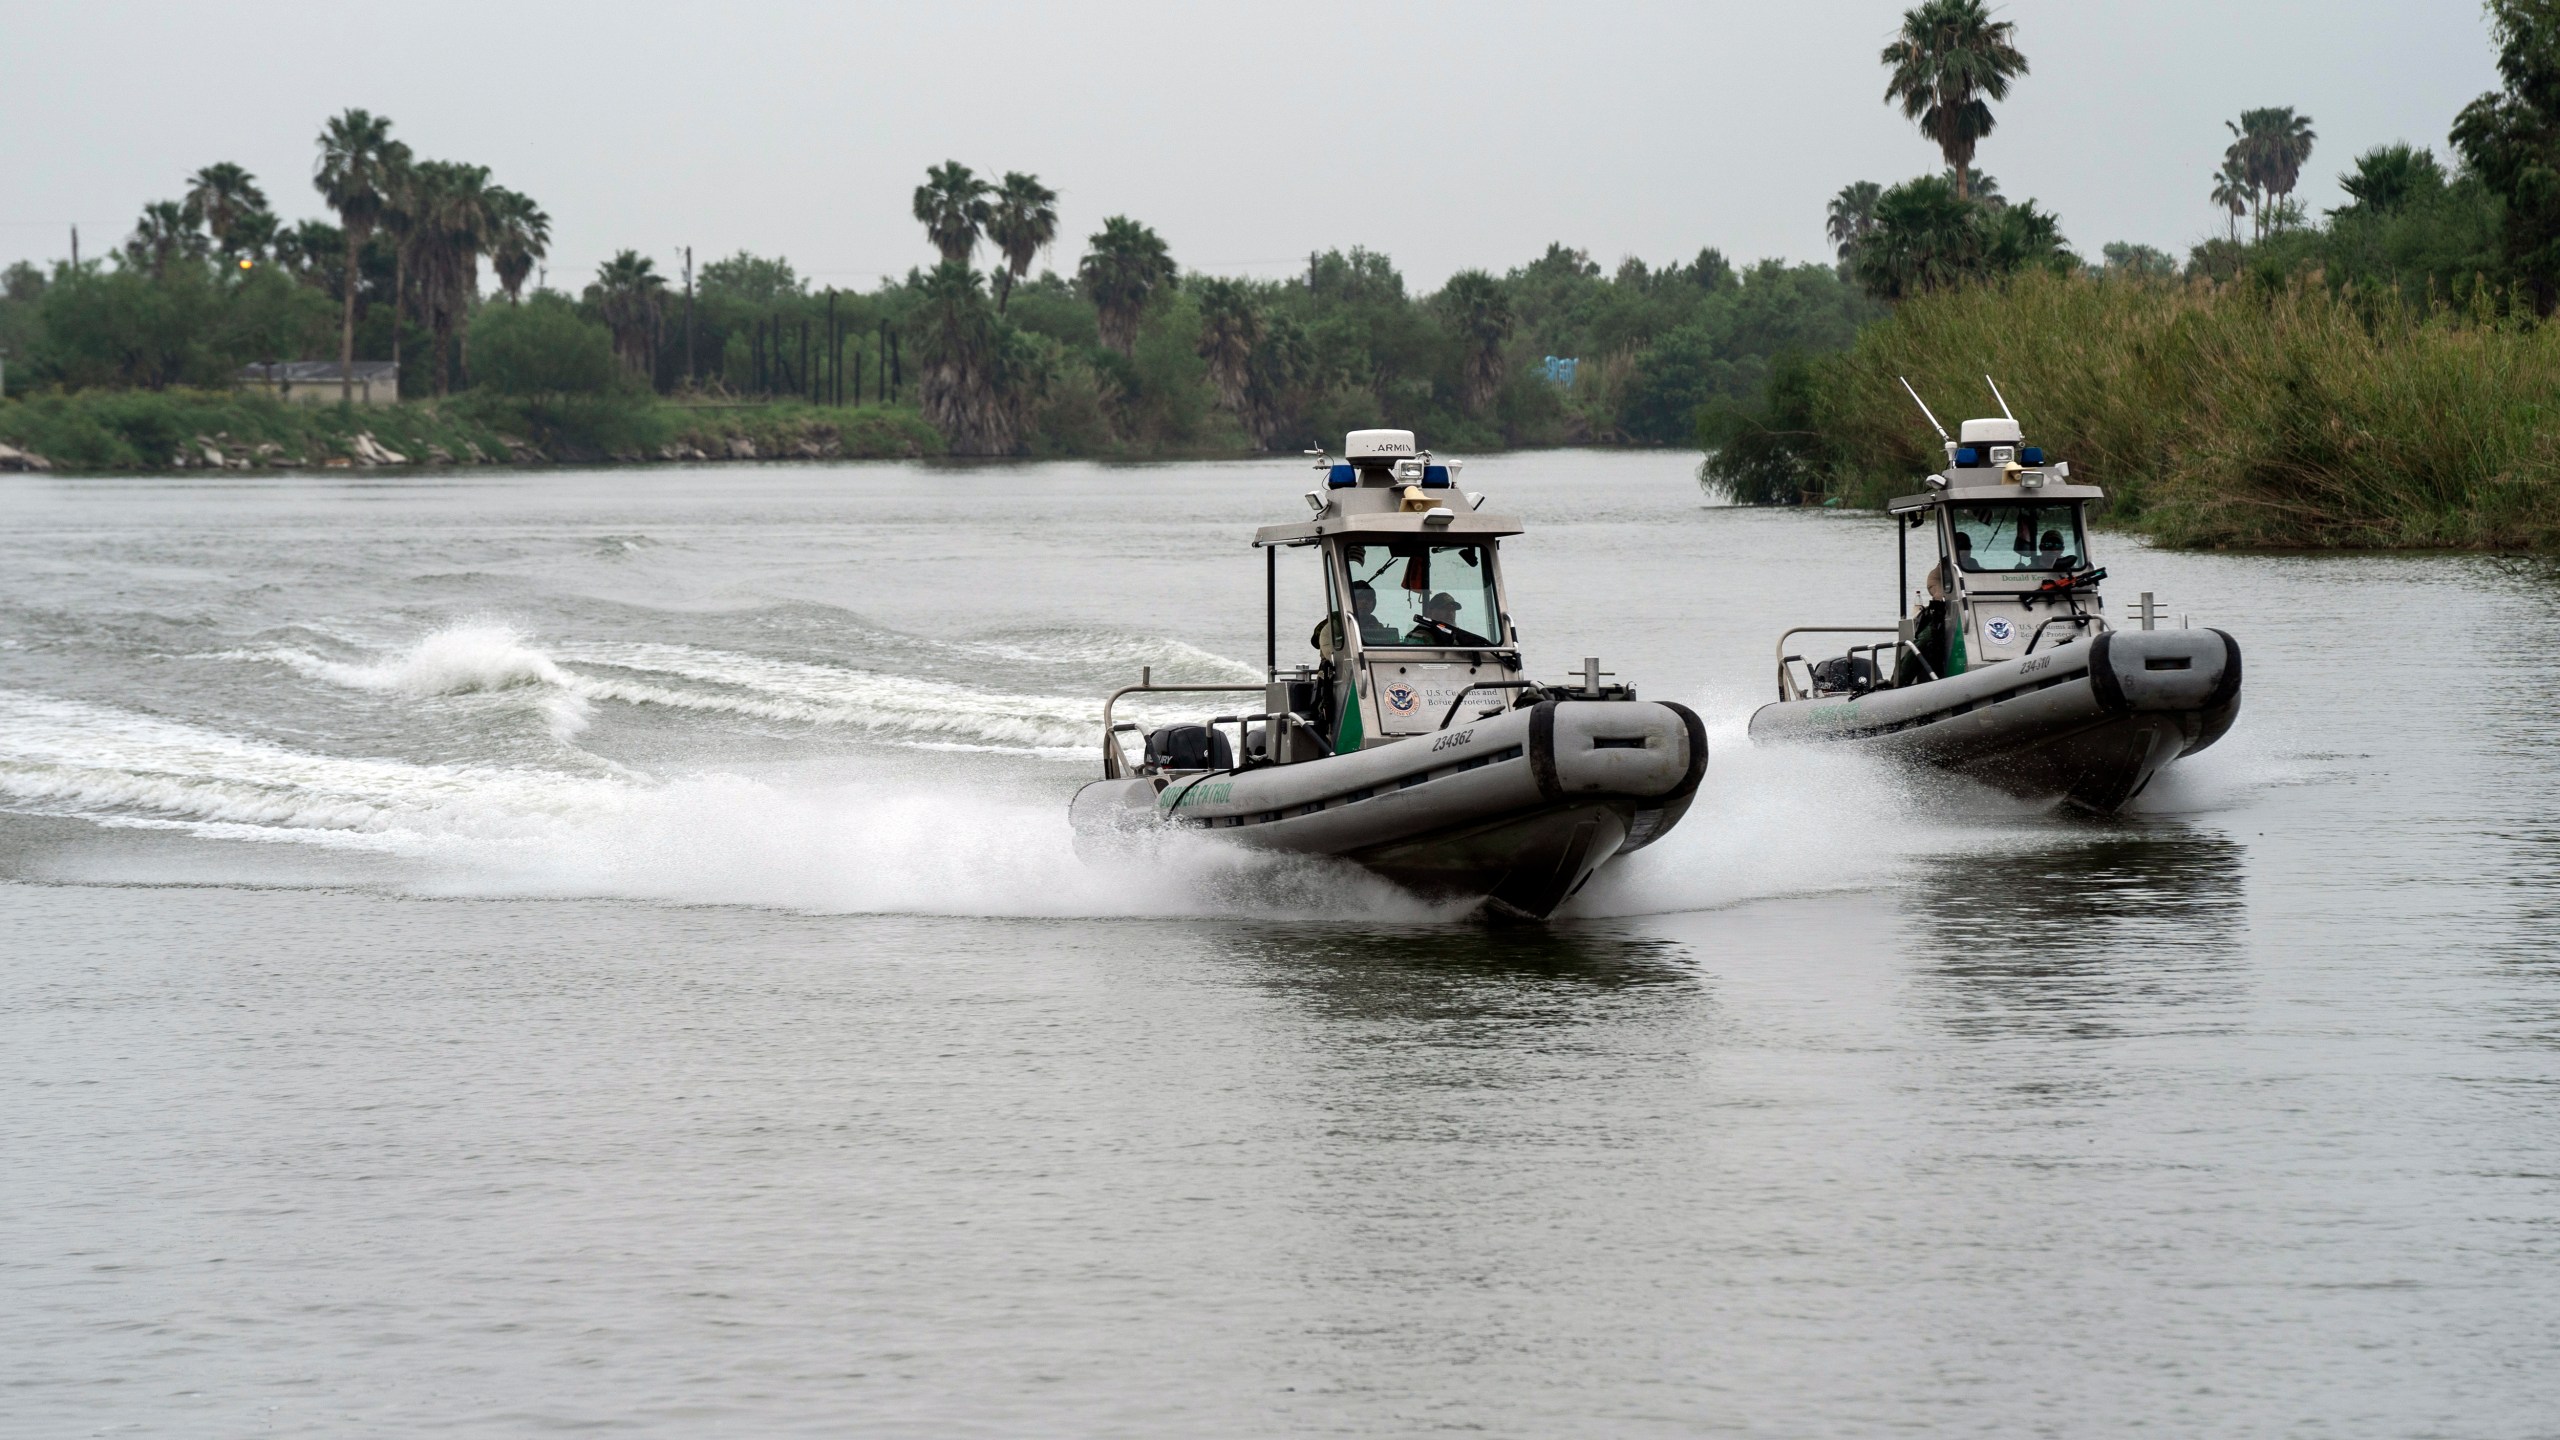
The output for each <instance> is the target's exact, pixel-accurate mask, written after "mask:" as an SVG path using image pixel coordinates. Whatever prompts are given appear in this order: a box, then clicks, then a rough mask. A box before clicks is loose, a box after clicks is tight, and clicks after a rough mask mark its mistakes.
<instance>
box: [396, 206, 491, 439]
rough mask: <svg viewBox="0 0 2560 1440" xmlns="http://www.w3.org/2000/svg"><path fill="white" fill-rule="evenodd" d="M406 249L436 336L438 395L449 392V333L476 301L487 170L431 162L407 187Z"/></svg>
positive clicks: (485, 241) (485, 236) (486, 223)
mask: <svg viewBox="0 0 2560 1440" xmlns="http://www.w3.org/2000/svg"><path fill="white" fill-rule="evenodd" d="M410 202H411V204H412V206H413V207H414V209H413V213H412V215H411V217H410V244H409V246H408V248H409V249H410V250H411V251H412V252H413V254H414V263H415V264H416V268H417V271H418V300H419V304H420V306H421V308H422V309H423V310H424V311H425V312H426V317H425V318H426V321H427V326H428V329H429V330H430V331H432V332H433V334H434V336H435V347H436V394H437V395H438V396H442V395H444V394H445V393H446V392H447V391H448V390H450V389H451V387H452V369H453V365H452V362H453V333H454V331H455V330H456V329H458V328H460V326H461V323H462V319H463V316H464V315H465V314H466V313H467V312H468V311H469V310H470V308H471V303H472V302H473V301H474V300H477V299H478V298H479V296H480V255H481V252H482V251H484V250H486V249H487V248H488V245H489V229H490V217H489V171H488V169H487V168H486V167H484V166H479V165H460V164H455V163H453V162H451V161H445V160H430V161H427V162H426V163H425V164H423V165H420V166H418V167H417V169H416V171H415V178H414V181H413V183H412V185H411V187H410Z"/></svg>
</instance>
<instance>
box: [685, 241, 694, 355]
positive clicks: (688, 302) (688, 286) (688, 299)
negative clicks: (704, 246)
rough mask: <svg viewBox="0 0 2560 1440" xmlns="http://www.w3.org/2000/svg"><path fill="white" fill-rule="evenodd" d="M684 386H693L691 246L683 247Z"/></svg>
mask: <svg viewBox="0 0 2560 1440" xmlns="http://www.w3.org/2000/svg"><path fill="white" fill-rule="evenodd" d="M684 388H686V389H687V390H691V389H692V388H693V247H692V246H690V245H687V246H686V247H684Z"/></svg>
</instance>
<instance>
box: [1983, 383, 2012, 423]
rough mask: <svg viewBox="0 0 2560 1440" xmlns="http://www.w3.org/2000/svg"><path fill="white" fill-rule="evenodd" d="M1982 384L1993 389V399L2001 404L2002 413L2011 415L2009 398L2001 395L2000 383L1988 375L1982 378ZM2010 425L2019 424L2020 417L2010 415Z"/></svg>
mask: <svg viewBox="0 0 2560 1440" xmlns="http://www.w3.org/2000/svg"><path fill="white" fill-rule="evenodd" d="M1982 383H1983V384H1985V385H1988V386H1990V387H1991V398H1992V399H1994V400H1997V401H1999V402H2000V413H2001V414H2003V415H2009V397H2008V396H2006V395H2003V394H2001V393H2000V382H1999V381H1997V380H1994V379H1992V378H1991V377H1990V376H1988V375H1985V376H1983V377H1982ZM2009 423H2010V424H2012V425H2015V424H2017V423H2018V417H2017V416H2015V415H2009Z"/></svg>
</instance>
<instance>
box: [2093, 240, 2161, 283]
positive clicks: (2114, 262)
mask: <svg viewBox="0 0 2560 1440" xmlns="http://www.w3.org/2000/svg"><path fill="white" fill-rule="evenodd" d="M2098 253H2099V254H2100V255H2102V256H2103V257H2105V259H2106V264H2107V273H2108V274H2110V275H2122V276H2126V277H2128V278H2132V279H2139V280H2175V279H2176V278H2178V262H2177V259H2176V257H2174V256H2172V255H2171V254H2169V252H2168V251H2166V250H2160V249H2156V248H2154V247H2152V246H2149V245H2135V244H2131V243H2128V242H2126V241H2123V240H2117V241H2114V242H2112V243H2110V244H2109V245H2107V246H2106V247H2105V248H2104V249H2103V250H2101V251H2099V252H2098Z"/></svg>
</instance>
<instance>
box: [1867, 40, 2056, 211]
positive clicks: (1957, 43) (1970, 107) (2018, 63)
mask: <svg viewBox="0 0 2560 1440" xmlns="http://www.w3.org/2000/svg"><path fill="white" fill-rule="evenodd" d="M2017 28H2018V27H2017V26H2016V25H2015V24H2014V23H2013V22H2011V21H2007V20H1993V19H1992V18H1991V12H1990V11H1988V10H1986V9H1984V8H1983V5H1982V0H1926V3H1924V4H1921V5H1919V6H1917V7H1915V8H1913V9H1911V10H1908V11H1906V12H1904V14H1903V17H1902V31H1901V33H1900V34H1898V35H1896V36H1895V37H1894V39H1893V43H1892V44H1890V45H1887V46H1885V47H1884V56H1883V59H1884V63H1885V64H1886V65H1888V66H1890V67H1891V68H1892V75H1891V76H1890V78H1888V79H1887V80H1886V81H1885V87H1884V98H1885V99H1886V100H1887V101H1889V102H1890V101H1897V100H1898V101H1900V102H1901V103H1902V114H1903V118H1904V119H1907V120H1916V121H1918V122H1919V123H1920V132H1921V133H1922V134H1924V135H1926V136H1928V137H1929V138H1930V139H1932V140H1935V141H1937V142H1938V149H1939V151H1940V152H1941V153H1942V154H1944V155H1945V156H1946V157H1947V166H1948V168H1949V169H1952V170H1954V171H1955V172H1956V198H1957V199H1959V200H1969V199H1971V198H1972V194H1971V186H1970V183H1969V182H1970V177H1971V174H1972V171H1973V147H1974V145H1975V144H1976V143H1977V142H1979V141H1980V140H1982V139H1983V138H1984V137H1985V136H1987V135H1989V134H1990V133H1991V125H1992V120H1991V106H1990V104H1989V103H1988V102H1987V101H1986V99H1985V98H1984V97H1986V96H1987V97H1989V99H1990V100H2005V99H2007V98H2008V95H2009V82H2010V80H2012V79H2014V78H2016V77H2017V76H2020V75H2024V74H2026V73H2027V57H2026V56H2024V55H2022V54H2020V53H2018V48H2017V46H2016V45H2014V44H2012V43H2011V41H2012V40H2013V39H2014V38H2015V37H2016V34H2017Z"/></svg>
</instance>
